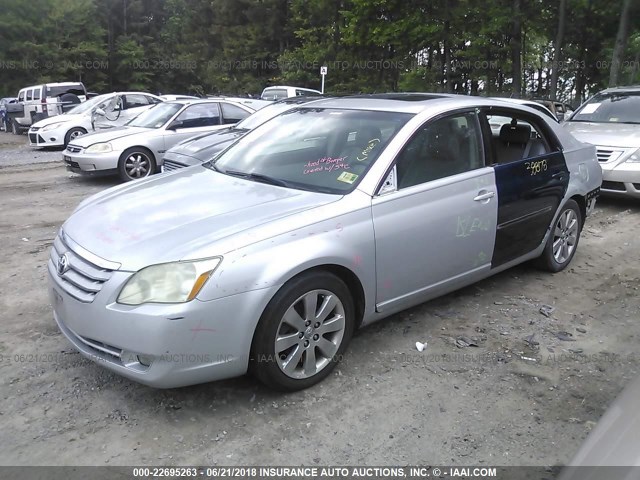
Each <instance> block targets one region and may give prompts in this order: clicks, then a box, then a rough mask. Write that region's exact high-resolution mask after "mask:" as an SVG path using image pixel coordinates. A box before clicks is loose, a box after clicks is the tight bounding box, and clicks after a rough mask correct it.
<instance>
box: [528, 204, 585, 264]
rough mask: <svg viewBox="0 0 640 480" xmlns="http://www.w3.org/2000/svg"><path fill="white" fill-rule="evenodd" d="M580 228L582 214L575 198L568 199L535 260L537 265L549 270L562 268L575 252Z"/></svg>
mask: <svg viewBox="0 0 640 480" xmlns="http://www.w3.org/2000/svg"><path fill="white" fill-rule="evenodd" d="M581 230H582V215H581V213H580V207H579V206H578V204H577V203H576V202H575V200H569V201H568V202H567V203H566V204H565V205H564V207H562V211H561V212H560V215H558V218H557V219H556V221H555V223H554V225H553V226H552V227H551V233H550V235H549V239H548V240H547V245H546V246H545V248H544V251H543V252H542V255H540V257H539V258H538V260H537V263H538V266H540V267H541V268H543V269H544V270H548V271H550V272H559V271H561V270H564V269H565V268H566V267H567V265H569V263H570V262H571V259H572V258H573V256H574V255H575V253H576V249H577V248H578V242H579V241H580V231H581Z"/></svg>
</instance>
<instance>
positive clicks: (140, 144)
mask: <svg viewBox="0 0 640 480" xmlns="http://www.w3.org/2000/svg"><path fill="white" fill-rule="evenodd" d="M227 103H228V102H217V101H212V100H176V101H172V102H162V103H159V104H157V105H155V106H153V107H152V108H150V109H148V110H146V111H145V112H142V113H141V114H140V115H138V116H137V117H135V118H134V119H133V120H131V121H130V122H129V123H127V124H126V125H125V126H124V127H116V128H111V129H108V130H105V131H104V132H95V133H91V134H88V135H83V136H81V137H77V138H75V139H74V140H73V141H72V142H70V143H69V144H68V145H67V148H66V149H65V150H64V152H63V159H64V161H65V163H66V164H67V168H68V169H69V170H71V171H73V172H76V173H83V174H116V173H117V174H119V175H120V178H121V179H122V180H123V181H129V180H135V179H138V178H143V177H146V176H148V175H151V174H153V173H156V171H157V159H158V158H160V157H161V156H162V154H164V152H165V151H166V150H167V149H169V148H171V147H172V146H174V145H175V144H177V143H179V142H181V141H182V140H185V139H187V138H189V137H192V136H194V135H197V134H198V133H202V132H211V131H214V130H220V129H222V128H226V125H228V124H229V123H235V122H237V121H238V120H237V118H238V117H239V116H241V115H240V114H239V113H236V110H237V111H240V112H242V114H243V115H244V116H245V117H248V116H249V115H250V114H251V113H253V111H252V110H251V109H249V107H246V106H244V105H237V104H230V107H233V111H234V116H233V118H231V119H229V118H227V117H225V116H224V110H225V108H226V107H227ZM221 109H222V112H223V113H222V114H221V112H220V110H221Z"/></svg>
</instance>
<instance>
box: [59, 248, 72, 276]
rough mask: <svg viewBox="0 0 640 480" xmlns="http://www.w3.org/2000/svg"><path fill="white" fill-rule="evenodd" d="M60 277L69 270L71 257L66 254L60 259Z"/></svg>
mask: <svg viewBox="0 0 640 480" xmlns="http://www.w3.org/2000/svg"><path fill="white" fill-rule="evenodd" d="M57 270H58V275H64V274H65V272H66V271H67V270H69V257H68V255H67V254H66V253H63V254H62V255H60V256H59V257H58V267H57Z"/></svg>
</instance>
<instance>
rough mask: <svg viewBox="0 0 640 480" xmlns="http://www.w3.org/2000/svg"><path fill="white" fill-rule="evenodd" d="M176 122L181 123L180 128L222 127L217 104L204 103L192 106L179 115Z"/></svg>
mask: <svg viewBox="0 0 640 480" xmlns="http://www.w3.org/2000/svg"><path fill="white" fill-rule="evenodd" d="M176 121H181V122H182V125H181V126H180V128H197V127H211V126H214V125H220V111H219V109H218V104H217V103H202V104H199V105H191V106H190V107H187V108H185V109H184V111H183V112H182V113H181V114H180V115H178V118H176Z"/></svg>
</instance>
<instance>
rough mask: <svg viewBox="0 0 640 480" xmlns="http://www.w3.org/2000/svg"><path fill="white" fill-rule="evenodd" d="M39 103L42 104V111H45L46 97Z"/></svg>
mask: <svg viewBox="0 0 640 480" xmlns="http://www.w3.org/2000/svg"><path fill="white" fill-rule="evenodd" d="M40 103H41V104H42V113H47V99H46V98H43V99H42V100H40Z"/></svg>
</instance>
